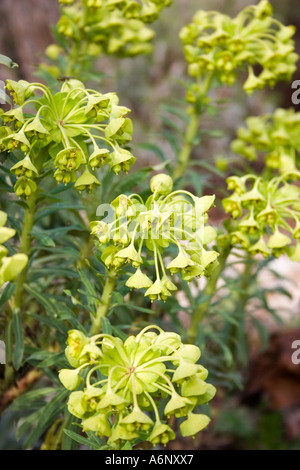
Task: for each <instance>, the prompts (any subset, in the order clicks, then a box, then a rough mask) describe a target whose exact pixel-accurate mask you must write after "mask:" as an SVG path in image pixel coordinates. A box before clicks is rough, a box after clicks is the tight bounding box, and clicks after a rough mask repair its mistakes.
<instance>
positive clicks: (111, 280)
mask: <svg viewBox="0 0 300 470" xmlns="http://www.w3.org/2000/svg"><path fill="white" fill-rule="evenodd" d="M116 280H117V276H116V274H115V272H110V271H109V272H108V273H107V278H106V282H105V284H104V288H103V293H102V297H101V301H100V305H99V307H98V309H97V312H96V316H95V317H94V319H93V322H92V326H91V330H90V332H91V333H92V334H93V335H95V334H97V333H99V331H100V329H101V325H102V318H103V317H105V316H106V315H107V312H108V310H109V306H110V301H111V296H112V293H113V291H114V289H115V285H116Z"/></svg>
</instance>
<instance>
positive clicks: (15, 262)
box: [0, 211, 28, 287]
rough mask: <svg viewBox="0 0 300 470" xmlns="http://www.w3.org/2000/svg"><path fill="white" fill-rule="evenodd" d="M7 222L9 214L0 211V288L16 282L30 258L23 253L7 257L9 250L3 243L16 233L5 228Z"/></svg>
mask: <svg viewBox="0 0 300 470" xmlns="http://www.w3.org/2000/svg"><path fill="white" fill-rule="evenodd" d="M6 221H7V214H6V213H5V212H3V211H0V287H1V286H2V285H3V284H4V283H5V282H8V281H14V280H15V279H16V278H17V276H18V275H19V273H20V272H21V271H22V270H23V269H24V268H25V266H26V264H27V262H28V257H27V256H26V255H24V254H23V253H17V254H15V255H13V256H7V255H8V250H7V248H6V247H5V246H4V245H3V243H5V242H7V241H8V240H9V239H10V238H12V237H13V236H14V235H15V233H16V231H15V230H14V229H13V228H8V227H5V224H6Z"/></svg>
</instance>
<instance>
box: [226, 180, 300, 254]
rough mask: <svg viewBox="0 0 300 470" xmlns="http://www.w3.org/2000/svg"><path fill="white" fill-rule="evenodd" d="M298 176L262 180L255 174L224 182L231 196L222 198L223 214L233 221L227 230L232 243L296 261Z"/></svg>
mask: <svg viewBox="0 0 300 470" xmlns="http://www.w3.org/2000/svg"><path fill="white" fill-rule="evenodd" d="M299 177H300V173H298V172H297V173H296V172H293V173H286V174H284V175H281V176H278V177H275V178H272V179H271V180H265V179H263V178H261V177H258V176H256V175H246V176H242V177H237V176H232V177H229V178H228V179H227V183H228V188H229V189H231V190H233V193H232V195H231V196H229V197H228V198H225V199H223V206H224V208H225V211H226V212H228V213H230V214H231V216H232V217H233V219H235V221H234V222H233V223H232V225H231V227H230V238H231V243H232V244H237V245H241V246H242V247H243V248H245V249H246V250H247V251H249V253H251V254H257V253H260V254H262V255H264V256H265V257H268V256H270V255H273V256H275V257H278V256H280V255H281V254H287V255H288V256H289V257H290V259H292V260H293V261H300V188H299V186H298V185H297V184H296V183H297V182H296V181H295V180H296V179H298V180H299Z"/></svg>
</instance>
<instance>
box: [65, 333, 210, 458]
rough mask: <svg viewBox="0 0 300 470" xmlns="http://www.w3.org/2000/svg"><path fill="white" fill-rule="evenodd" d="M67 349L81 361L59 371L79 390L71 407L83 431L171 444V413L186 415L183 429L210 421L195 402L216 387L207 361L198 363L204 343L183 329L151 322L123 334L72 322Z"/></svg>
mask: <svg viewBox="0 0 300 470" xmlns="http://www.w3.org/2000/svg"><path fill="white" fill-rule="evenodd" d="M153 330H155V331H153ZM65 353H66V356H67V359H68V360H69V362H70V364H71V366H72V367H74V369H62V370H61V371H60V372H59V378H60V380H61V382H62V384H63V385H64V386H65V387H66V388H67V389H68V390H70V391H71V392H72V393H71V394H70V397H69V400H68V409H69V412H70V413H71V414H72V415H74V416H76V417H77V418H79V419H80V420H81V426H82V428H83V431H85V432H88V431H92V432H95V433H96V434H97V435H98V436H101V437H102V438H104V439H106V442H107V446H108V448H110V449H120V448H122V446H123V445H124V444H125V443H126V442H128V441H129V442H130V443H131V445H134V444H135V443H138V442H139V441H150V442H151V443H152V444H153V445H157V444H160V443H162V444H163V445H166V444H167V443H168V442H169V441H170V440H172V439H175V433H174V431H173V430H172V428H171V427H170V426H169V425H168V424H167V423H166V419H167V418H170V417H171V416H174V417H175V418H186V419H185V420H184V421H183V422H182V423H181V425H180V431H181V433H182V435H183V436H194V435H196V434H197V433H198V432H199V431H201V430H202V429H203V428H205V427H206V426H207V425H208V423H209V422H210V418H209V417H208V416H207V415H205V414H203V413H196V412H195V408H196V407H197V406H199V405H202V404H204V403H207V402H208V401H210V400H211V399H212V398H213V397H214V395H215V393H216V389H215V387H214V386H213V385H211V384H208V383H207V382H206V381H205V380H206V378H207V375H208V371H207V369H205V368H204V367H203V366H202V365H200V364H198V359H199V358H200V349H199V348H198V347H197V346H194V345H191V344H183V343H182V341H181V337H180V336H179V335H178V334H176V333H172V332H170V333H169V332H165V331H163V330H162V329H161V328H159V327H158V326H155V325H149V326H147V327H146V328H144V329H143V330H142V331H141V332H140V333H139V334H138V335H136V336H129V337H128V338H127V339H126V340H125V341H122V340H121V339H120V338H118V337H113V336H111V335H108V334H97V335H95V336H93V337H91V338H90V337H87V336H85V335H84V334H83V333H82V332H80V331H78V330H71V331H69V336H68V346H67V348H66V351H65ZM99 373H100V374H101V376H100V377H101V378H99ZM82 375H84V377H85V379H83V377H82ZM162 399H164V401H165V404H164V408H163V411H159V408H158V406H159V404H160V402H161V401H162Z"/></svg>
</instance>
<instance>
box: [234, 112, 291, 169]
mask: <svg viewBox="0 0 300 470" xmlns="http://www.w3.org/2000/svg"><path fill="white" fill-rule="evenodd" d="M299 136H300V113H298V112H295V110H294V109H292V108H291V109H281V108H279V109H276V110H275V111H274V113H273V114H270V113H269V114H265V115H263V116H251V117H249V118H247V119H246V127H241V128H239V129H238V131H237V139H235V140H234V141H233V142H232V145H231V148H232V150H233V151H234V152H236V153H238V154H239V155H242V156H243V157H245V158H247V159H248V160H250V161H254V160H257V159H258V158H259V157H262V158H263V159H264V163H265V164H266V166H267V167H268V168H270V169H273V170H278V171H279V172H280V173H285V172H287V171H294V170H296V169H297V167H298V166H299V150H300V140H299V139H300V137H299Z"/></svg>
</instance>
